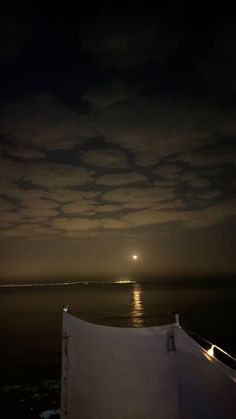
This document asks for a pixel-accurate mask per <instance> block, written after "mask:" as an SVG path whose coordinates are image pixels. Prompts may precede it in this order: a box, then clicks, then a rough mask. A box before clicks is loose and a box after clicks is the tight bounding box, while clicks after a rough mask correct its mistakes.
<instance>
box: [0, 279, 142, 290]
mask: <svg viewBox="0 0 236 419" xmlns="http://www.w3.org/2000/svg"><path fill="white" fill-rule="evenodd" d="M135 282H136V281H134V280H129V279H121V280H118V281H75V282H48V283H47V282H45V283H44V282H43V283H37V282H35V283H23V284H0V288H22V287H58V286H70V285H89V284H90V285H111V284H135Z"/></svg>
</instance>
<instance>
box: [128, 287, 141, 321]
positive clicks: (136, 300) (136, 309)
mask: <svg viewBox="0 0 236 419" xmlns="http://www.w3.org/2000/svg"><path fill="white" fill-rule="evenodd" d="M131 316H132V320H133V326H134V327H140V326H142V325H143V319H142V316H143V306H142V290H141V288H140V287H139V285H135V287H134V289H133V302H132V311H131Z"/></svg>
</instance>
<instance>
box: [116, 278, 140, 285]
mask: <svg viewBox="0 0 236 419" xmlns="http://www.w3.org/2000/svg"><path fill="white" fill-rule="evenodd" d="M135 282H136V281H134V280H132V279H119V280H118V281H115V284H135Z"/></svg>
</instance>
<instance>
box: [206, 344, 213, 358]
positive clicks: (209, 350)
mask: <svg viewBox="0 0 236 419" xmlns="http://www.w3.org/2000/svg"><path fill="white" fill-rule="evenodd" d="M207 353H208V355H210V356H214V345H212V346H211V348H210V349H208V351H207Z"/></svg>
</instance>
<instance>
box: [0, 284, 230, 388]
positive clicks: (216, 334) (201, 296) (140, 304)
mask: <svg viewBox="0 0 236 419" xmlns="http://www.w3.org/2000/svg"><path fill="white" fill-rule="evenodd" d="M234 284H235V283H231V285H230V286H229V284H227V286H226V285H225V284H224V282H221V283H220V284H219V283H217V285H216V284H215V285H214V283H211V284H208V283H207V284H206V283H204V282H202V283H201V284H197V283H190V282H189V283H174V282H173V283H170V282H168V283H165V282H162V283H135V284H107V283H106V284H95V283H92V284H90V283H88V284H87V285H86V284H74V285H60V286H59V285H54V286H53V285H51V286H38V287H37V286H34V287H10V288H8V287H5V288H4V287H1V288H0V296H1V301H0V316H1V323H0V334H1V345H0V370H1V382H2V385H3V384H8V383H10V384H12V383H23V382H25V383H27V382H33V381H35V382H37V381H39V380H42V379H44V380H45V379H46V380H48V379H53V380H58V379H59V377H60V360H61V326H62V324H61V321H62V306H63V305H64V304H68V306H69V312H71V313H72V314H74V315H76V316H78V317H80V318H81V319H84V320H87V321H90V322H95V323H98V324H103V325H110V326H117V327H142V326H153V325H159V324H164V323H168V322H171V320H172V317H171V312H179V313H180V322H181V324H182V325H183V326H184V327H186V328H187V329H188V330H191V331H193V332H195V333H196V334H197V335H200V336H202V337H204V338H205V339H207V340H209V341H211V342H213V343H214V344H217V345H218V346H220V347H222V348H224V349H225V350H226V351H227V352H229V353H231V354H232V355H235V354H236V328H235V319H236V315H235V314H236V286H234Z"/></svg>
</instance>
